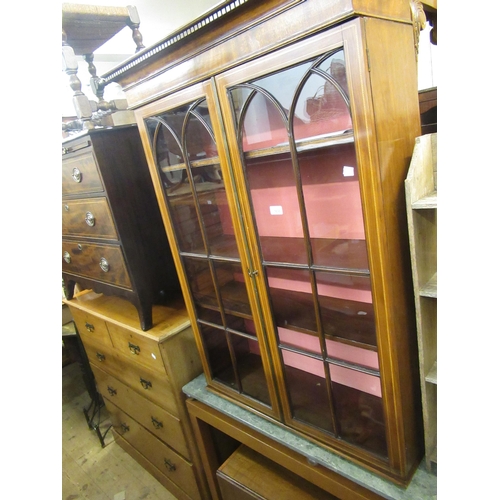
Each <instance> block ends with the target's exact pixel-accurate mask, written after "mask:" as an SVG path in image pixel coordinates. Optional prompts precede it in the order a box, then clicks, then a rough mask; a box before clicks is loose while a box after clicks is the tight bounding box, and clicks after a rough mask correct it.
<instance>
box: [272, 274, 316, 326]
mask: <svg viewBox="0 0 500 500" xmlns="http://www.w3.org/2000/svg"><path fill="white" fill-rule="evenodd" d="M267 281H268V284H269V292H270V295H271V303H272V309H273V313H274V320H275V322H276V325H277V326H280V327H283V328H288V329H292V330H298V331H304V330H306V331H311V332H317V331H318V328H317V325H316V316H315V313H314V303H313V297H312V289H311V282H310V277H309V271H304V270H300V269H285V268H274V267H268V268H267Z"/></svg>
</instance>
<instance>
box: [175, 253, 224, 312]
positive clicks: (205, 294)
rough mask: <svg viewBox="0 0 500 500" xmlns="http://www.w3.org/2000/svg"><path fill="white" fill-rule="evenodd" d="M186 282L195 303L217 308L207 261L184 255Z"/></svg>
mask: <svg viewBox="0 0 500 500" xmlns="http://www.w3.org/2000/svg"><path fill="white" fill-rule="evenodd" d="M183 261H184V267H185V269H186V277H187V282H188V284H189V288H190V289H191V294H192V295H193V299H194V301H195V303H196V304H197V305H200V306H205V307H209V308H210V307H212V308H217V309H218V308H219V304H218V302H217V296H216V294H215V288H214V283H213V280H212V274H211V272H210V266H209V264H208V261H206V260H203V259H192V258H189V257H184V258H183Z"/></svg>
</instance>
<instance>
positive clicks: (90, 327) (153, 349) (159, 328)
mask: <svg viewBox="0 0 500 500" xmlns="http://www.w3.org/2000/svg"><path fill="white" fill-rule="evenodd" d="M65 302H66V304H68V306H69V307H70V310H71V314H72V316H73V319H74V321H75V323H76V325H77V328H78V332H79V333H80V336H81V339H82V342H83V345H84V347H85V351H86V353H87V356H88V358H89V361H90V366H91V368H92V371H93V373H94V376H95V380H96V384H97V389H98V391H99V392H100V393H101V395H102V396H103V400H104V402H105V405H106V408H107V410H108V412H109V414H110V416H111V422H112V424H113V434H114V437H115V441H116V442H117V444H118V445H120V446H121V447H122V448H123V449H125V451H127V452H128V453H129V454H130V455H131V456H132V457H133V458H134V459H135V460H136V461H137V462H139V463H140V464H141V465H142V466H143V467H144V468H145V469H146V470H148V471H149V472H150V473H151V474H152V475H153V476H154V477H155V478H156V479H157V480H158V481H159V482H160V483H162V484H163V486H165V488H167V489H168V490H169V491H171V492H172V494H173V495H175V497H176V498H178V499H179V500H204V499H207V498H209V494H208V487H207V486H206V480H205V476H204V473H203V468H202V466H201V463H200V460H199V455H198V450H197V447H196V445H195V442H194V438H193V434H192V430H191V426H190V424H189V421H188V419H189V417H188V414H187V410H186V407H185V402H184V401H185V395H184V394H183V393H182V386H183V385H185V384H186V383H187V382H189V381H190V380H191V379H193V378H194V377H195V376H197V375H199V374H200V373H201V372H202V367H201V361H200V358H199V354H198V351H197V348H196V344H195V340H194V337H193V332H192V329H191V325H190V321H189V318H188V315H187V312H186V310H185V307H184V304H183V302H182V300H177V301H172V302H171V303H170V304H169V305H168V306H164V305H154V306H153V308H152V311H153V327H152V328H151V329H149V330H148V331H147V332H144V331H143V330H142V329H141V327H140V324H139V321H138V319H137V314H136V312H135V311H134V307H133V306H132V304H131V303H130V302H128V301H125V300H123V299H121V298H119V297H116V296H107V295H102V294H96V293H95V292H93V291H89V290H87V291H84V292H81V293H79V294H77V295H76V296H75V297H74V298H73V299H72V300H70V301H68V300H67V301H65Z"/></svg>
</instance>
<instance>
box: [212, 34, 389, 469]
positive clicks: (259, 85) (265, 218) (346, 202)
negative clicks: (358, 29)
mask: <svg viewBox="0 0 500 500" xmlns="http://www.w3.org/2000/svg"><path fill="white" fill-rule="evenodd" d="M338 33H339V34H338V36H336V35H335V33H334V34H332V35H330V36H329V37H328V38H326V37H323V39H322V40H323V42H322V43H320V44H313V43H307V44H303V45H302V46H301V45H300V44H298V45H299V46H298V47H295V48H294V49H293V50H287V49H285V50H284V51H282V52H283V53H277V54H276V55H274V56H269V57H267V58H266V57H264V58H262V60H258V61H253V62H251V63H249V64H248V65H247V66H246V67H245V66H242V67H240V68H237V69H236V70H232V71H229V72H227V73H226V74H224V75H221V77H220V78H219V79H218V80H217V87H218V93H219V97H220V100H221V107H222V110H223V113H224V117H225V120H226V127H227V130H228V141H229V144H230V145H231V146H230V150H231V151H232V152H236V153H233V158H232V160H233V164H234V165H235V170H237V172H238V176H239V183H240V185H241V186H244V188H242V189H240V196H241V198H242V206H243V207H244V208H243V213H244V214H245V217H246V218H247V227H249V228H251V230H250V231H249V233H251V234H249V235H248V238H249V240H250V241H251V242H252V251H251V255H252V259H253V265H254V267H255V270H254V273H253V276H254V279H255V281H256V289H257V290H258V292H259V295H260V297H261V299H262V302H263V304H264V306H263V308H264V310H265V316H266V320H267V322H268V323H267V332H268V333H269V341H270V345H271V346H272V352H273V359H274V361H275V363H276V365H277V367H278V368H277V371H278V380H279V383H280V394H281V397H282V404H283V408H284V418H285V423H286V424H287V425H289V426H290V427H292V428H295V429H297V430H299V431H302V432H305V433H307V434H308V435H310V436H313V437H316V438H318V439H319V440H320V441H322V442H327V443H329V444H331V443H334V444H335V446H336V447H337V448H339V449H341V450H346V451H348V453H349V454H350V455H351V456H352V455H355V456H356V455H357V456H360V457H362V456H365V457H366V456H368V455H369V456H372V458H373V457H376V458H375V459H376V460H380V462H381V463H385V462H386V461H387V460H388V453H389V452H388V442H387V429H386V417H385V410H384V401H383V391H382V385H381V371H380V367H379V356H378V340H377V339H378V333H377V325H376V314H375V307H374V298H373V293H372V279H373V276H372V273H371V270H370V259H369V251H368V245H367V236H366V231H365V213H364V209H363V202H362V191H363V187H362V186H361V181H360V178H361V175H360V165H358V147H359V146H358V144H357V131H356V130H354V126H353V119H352V110H351V89H350V88H349V83H348V81H349V71H348V62H347V61H348V56H349V55H350V54H349V53H348V50H347V49H346V48H345V47H344V45H343V39H342V37H341V35H340V31H339V32H338ZM301 47H302V49H301Z"/></svg>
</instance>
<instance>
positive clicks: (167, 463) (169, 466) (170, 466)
mask: <svg viewBox="0 0 500 500" xmlns="http://www.w3.org/2000/svg"><path fill="white" fill-rule="evenodd" d="M164 462H165V467H166V468H167V469H168V470H169V472H174V470H175V469H176V468H177V467H176V466H175V465H174V464H173V463H172V462H171V461H170V460H169V459H168V458H165V459H164Z"/></svg>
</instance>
